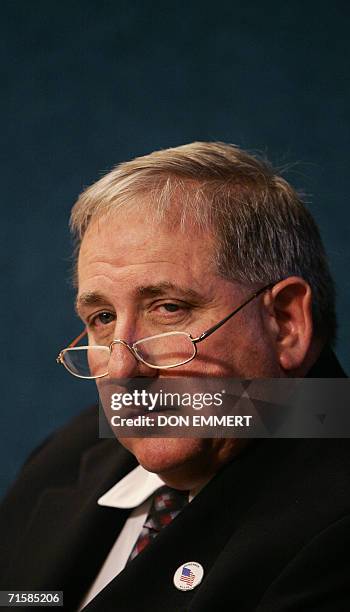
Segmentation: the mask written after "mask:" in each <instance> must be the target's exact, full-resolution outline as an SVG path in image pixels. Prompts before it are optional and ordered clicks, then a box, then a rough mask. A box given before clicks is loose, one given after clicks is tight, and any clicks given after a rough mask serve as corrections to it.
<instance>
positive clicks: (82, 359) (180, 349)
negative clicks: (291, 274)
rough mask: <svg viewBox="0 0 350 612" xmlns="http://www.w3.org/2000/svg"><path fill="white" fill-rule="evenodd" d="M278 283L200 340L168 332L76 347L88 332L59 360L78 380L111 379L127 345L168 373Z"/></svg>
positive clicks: (238, 309)
mask: <svg viewBox="0 0 350 612" xmlns="http://www.w3.org/2000/svg"><path fill="white" fill-rule="evenodd" d="M274 284H275V283H270V284H269V285H266V286H264V287H262V288H261V289H259V290H258V291H256V292H255V293H253V295H251V296H250V297H249V298H248V299H247V300H245V302H243V304H241V305H240V306H238V308H235V310H234V311H233V312H231V313H230V314H229V315H227V316H226V317H225V318H224V319H222V320H221V321H219V323H216V324H215V325H213V326H212V327H209V329H207V330H206V331H204V332H202V333H201V334H200V335H199V336H198V337H197V338H192V336H191V334H188V333H186V332H182V331H172V332H165V333H163V334H157V335H156V336H149V337H147V338H142V339H141V340H137V342H134V343H133V344H129V343H128V342H125V340H121V339H120V338H116V339H115V340H113V341H112V342H111V343H110V345H109V346H94V345H91V346H76V344H77V343H78V342H79V341H80V340H81V339H82V338H84V336H86V335H87V330H86V329H85V330H84V331H83V332H82V333H81V334H80V335H79V336H78V337H77V338H75V339H74V340H73V342H71V344H70V345H69V346H68V348H65V349H63V350H62V351H61V352H60V353H59V355H58V357H57V359H56V361H57V363H61V364H63V365H64V367H65V368H66V369H67V370H68V372H70V374H73V376H77V377H78V378H86V379H96V378H103V377H104V376H108V373H109V372H108V365H109V360H110V356H111V354H112V350H113V346H114V345H115V344H122V345H123V346H125V347H126V348H127V349H128V350H129V351H130V352H131V353H132V354H133V356H134V357H135V359H137V360H138V361H141V362H142V363H144V364H145V365H146V366H148V367H149V368H156V369H157V370H168V369H170V368H177V367H178V366H181V365H185V364H186V363H189V362H190V361H192V360H193V359H194V358H195V357H196V355H197V344H199V342H202V341H203V340H205V339H206V338H209V336H211V334H213V333H214V332H215V331H216V330H217V329H219V328H220V327H221V326H222V325H224V323H226V321H229V320H230V319H231V318H232V317H233V316H234V315H235V314H237V313H238V312H239V311H240V310H242V308H244V306H246V305H247V304H249V302H251V301H252V300H254V299H255V298H256V297H258V295H260V294H261V293H263V292H264V291H267V290H268V289H271V288H272V287H273V286H274Z"/></svg>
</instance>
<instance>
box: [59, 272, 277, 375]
mask: <svg viewBox="0 0 350 612" xmlns="http://www.w3.org/2000/svg"><path fill="white" fill-rule="evenodd" d="M275 285H276V282H274V283H269V284H268V285H265V286H264V287H261V288H260V289H258V290H257V291H255V292H254V293H253V294H252V295H251V296H250V297H249V298H248V299H246V300H245V301H244V302H243V303H242V304H240V305H239V306H238V307H237V308H235V309H234V310H233V312H231V313H230V314H228V315H227V316H226V317H224V318H223V319H221V321H219V322H218V323H215V325H212V326H211V327H209V328H208V329H206V330H205V331H204V332H202V333H201V334H200V335H199V336H197V338H192V336H191V334H189V333H187V332H182V331H172V332H165V333H162V334H156V335H155V336H147V337H146V338H140V340H136V342H133V344H129V343H128V342H126V341H125V340H122V339H121V338H115V339H114V340H112V342H111V343H110V344H109V346H94V345H90V346H89V345H87V346H76V344H77V343H78V342H79V341H80V340H81V339H82V338H84V336H86V335H87V334H88V330H87V329H86V328H85V329H84V331H82V332H81V334H79V336H77V337H76V338H75V339H74V340H73V341H72V342H71V343H70V344H69V345H68V346H67V348H65V349H62V350H61V351H60V353H59V354H58V356H57V358H56V363H61V364H62V365H63V366H64V367H65V368H66V370H67V371H68V372H69V373H70V374H72V375H73V376H76V377H77V378H83V379H85V380H96V379H97V378H104V377H105V376H108V374H109V372H108V371H107V372H106V373H105V374H98V375H97V376H81V375H80V374H75V373H74V372H72V371H71V370H70V369H69V368H68V366H67V365H66V363H65V361H64V359H63V355H64V354H65V353H66V352H67V351H70V350H72V349H73V350H83V349H89V348H108V349H109V354H110V355H111V354H112V348H113V346H114V344H122V345H123V346H125V347H126V348H128V349H129V351H130V352H131V354H132V355H133V356H134V357H135V359H136V360H137V361H140V362H141V363H144V364H145V365H146V366H147V367H149V368H153V369H155V370H170V369H171V368H178V367H179V366H181V365H185V364H186V363H190V362H191V361H193V359H195V357H196V356H197V344H198V343H199V342H202V341H203V340H205V339H206V338H208V337H209V336H211V334H213V333H214V332H215V331H216V330H217V329H219V328H220V327H221V326H222V325H224V323H226V322H227V321H229V320H230V319H231V318H232V317H233V316H234V315H236V314H237V313H238V312H239V311H240V310H242V308H244V306H247V304H249V303H250V302H251V301H252V300H254V299H255V298H257V297H258V296H259V295H261V294H262V293H264V292H265V291H267V290H268V289H271V288H272V287H274V286H275ZM175 334H181V335H186V336H187V337H188V338H189V340H191V342H192V344H193V347H194V353H193V355H192V357H190V358H189V359H187V360H186V361H183V362H181V363H177V364H175V365H166V366H156V365H152V364H150V363H147V361H145V360H144V359H142V357H141V356H140V355H139V354H138V352H137V349H135V346H136V345H137V344H139V343H140V342H144V341H145V340H153V339H156V338H162V337H165V336H170V335H175Z"/></svg>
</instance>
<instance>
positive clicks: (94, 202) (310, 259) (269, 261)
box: [71, 142, 336, 342]
mask: <svg viewBox="0 0 350 612" xmlns="http://www.w3.org/2000/svg"><path fill="white" fill-rule="evenodd" d="M140 206H142V207H143V213H144V214H146V211H147V212H148V214H149V215H150V217H151V219H152V221H158V222H159V223H167V224H171V223H173V224H176V225H179V226H180V227H181V228H182V229H183V230H184V231H185V230H186V228H188V227H189V224H191V226H193V225H194V226H196V227H198V228H199V229H200V230H202V231H204V232H210V235H214V237H215V244H216V249H215V253H214V257H215V264H216V266H217V269H218V271H219V272H220V274H221V275H222V276H223V277H225V278H227V279H229V280H236V281H239V282H241V283H246V284H249V285H257V284H258V285H260V284H268V283H273V282H276V281H278V280H281V279H282V278H286V277H288V276H292V275H297V276H301V277H302V278H304V280H305V281H306V282H307V283H308V284H309V285H310V287H311V290H312V298H313V320H314V328H315V333H316V334H317V335H319V336H321V337H323V338H325V339H327V340H329V341H330V342H334V341H335V336H336V314H335V288H334V283H333V280H332V277H331V274H330V271H329V267H328V264H327V259H326V254H325V250H324V247H323V244H322V240H321V237H320V233H319V231H318V228H317V226H316V223H315V221H314V220H313V218H312V216H311V214H310V212H309V211H308V210H307V208H306V207H305V205H304V203H303V202H302V199H301V196H299V195H298V193H297V192H296V191H295V190H294V189H293V188H292V187H291V186H290V185H289V183H288V182H287V181H286V180H285V179H284V178H282V177H281V176H280V175H279V174H278V173H277V172H276V171H275V170H274V169H273V167H272V166H271V164H270V163H269V162H267V161H266V160H263V159H260V158H258V157H256V156H252V155H250V154H248V153H247V152H245V151H243V150H241V149H239V148H238V147H236V146H233V145H228V144H224V143H220V142H194V143H191V144H187V145H183V146H180V147H176V148H171V149H166V150H162V151H155V152H154V153H151V154H150V155H145V156H143V157H138V158H136V159H134V160H131V161H128V162H125V163H122V164H119V165H118V166H116V167H115V168H114V169H113V170H112V171H111V172H109V173H108V174H106V175H105V176H104V177H102V178H101V179H100V180H99V181H97V182H96V183H94V184H93V185H91V186H90V187H88V188H87V189H86V190H85V191H84V192H83V193H82V194H81V195H80V197H79V199H78V201H77V202H76V204H75V205H74V207H73V210H72V215H71V229H72V231H73V234H74V235H75V237H76V241H77V249H78V250H79V247H80V243H81V241H82V238H83V236H84V234H85V232H86V230H87V228H88V226H89V225H90V223H91V221H93V220H96V219H97V218H99V217H101V216H105V215H107V214H115V213H116V212H117V211H118V210H119V209H126V210H128V211H130V210H132V209H136V208H139V207H140Z"/></svg>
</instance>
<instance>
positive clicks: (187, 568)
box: [174, 561, 204, 591]
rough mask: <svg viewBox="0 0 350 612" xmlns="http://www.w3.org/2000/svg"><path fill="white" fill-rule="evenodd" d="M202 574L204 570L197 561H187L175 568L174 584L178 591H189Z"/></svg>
mask: <svg viewBox="0 0 350 612" xmlns="http://www.w3.org/2000/svg"><path fill="white" fill-rule="evenodd" d="M203 576H204V570H203V567H202V566H201V564H200V563H197V561H188V562H187V563H183V564H182V565H180V567H178V568H177V570H176V572H175V574H174V585H175V586H176V588H177V589H179V590H180V591H191V590H192V589H195V588H196V587H197V586H198V585H199V584H200V583H201V582H202V579H203Z"/></svg>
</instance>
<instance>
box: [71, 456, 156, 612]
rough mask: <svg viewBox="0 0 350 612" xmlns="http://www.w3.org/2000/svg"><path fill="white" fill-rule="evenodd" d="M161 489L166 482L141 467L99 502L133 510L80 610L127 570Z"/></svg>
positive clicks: (103, 504) (118, 483)
mask: <svg viewBox="0 0 350 612" xmlns="http://www.w3.org/2000/svg"><path fill="white" fill-rule="evenodd" d="M162 486H164V482H163V480H161V479H160V478H159V476H157V474H153V473H151V472H147V470H145V469H144V468H143V467H142V466H141V465H139V466H138V467H137V468H135V469H134V470H133V471H132V472H130V473H129V474H127V475H126V476H125V477H124V478H123V479H122V480H120V481H119V482H117V484H116V485H114V486H113V487H112V488H111V489H109V491H107V493H105V494H104V495H102V497H100V498H99V500H98V502H97V503H98V504H99V505H100V506H109V507H110V508H122V509H126V508H134V510H133V512H131V514H130V516H129V518H128V520H127V521H126V522H125V525H124V527H123V529H122V530H121V532H120V534H119V536H118V537H117V539H116V541H115V543H114V544H113V546H112V548H111V550H110V552H109V554H108V556H107V558H106V560H105V562H104V564H103V565H102V567H101V569H100V571H99V573H98V574H97V576H96V578H95V580H94V582H93V583H92V585H91V587H90V589H89V590H88V592H87V594H86V595H85V597H84V599H83V601H82V603H81V605H80V608H79V609H80V610H82V609H83V608H84V607H85V606H87V604H88V603H89V602H90V601H91V600H92V599H93V598H94V597H96V595H97V594H98V593H99V592H100V591H102V589H104V587H105V586H107V584H108V583H109V582H111V580H113V578H115V577H116V576H117V575H118V574H119V573H120V572H121V571H122V570H123V569H124V567H125V565H126V562H127V560H128V558H129V555H130V553H131V551H132V549H133V547H134V545H135V544H136V541H137V538H138V536H139V534H140V532H141V530H142V527H143V524H144V522H145V520H146V518H147V515H148V512H149V509H150V506H151V503H152V496H153V493H154V492H155V491H156V490H157V489H159V488H160V487H162Z"/></svg>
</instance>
